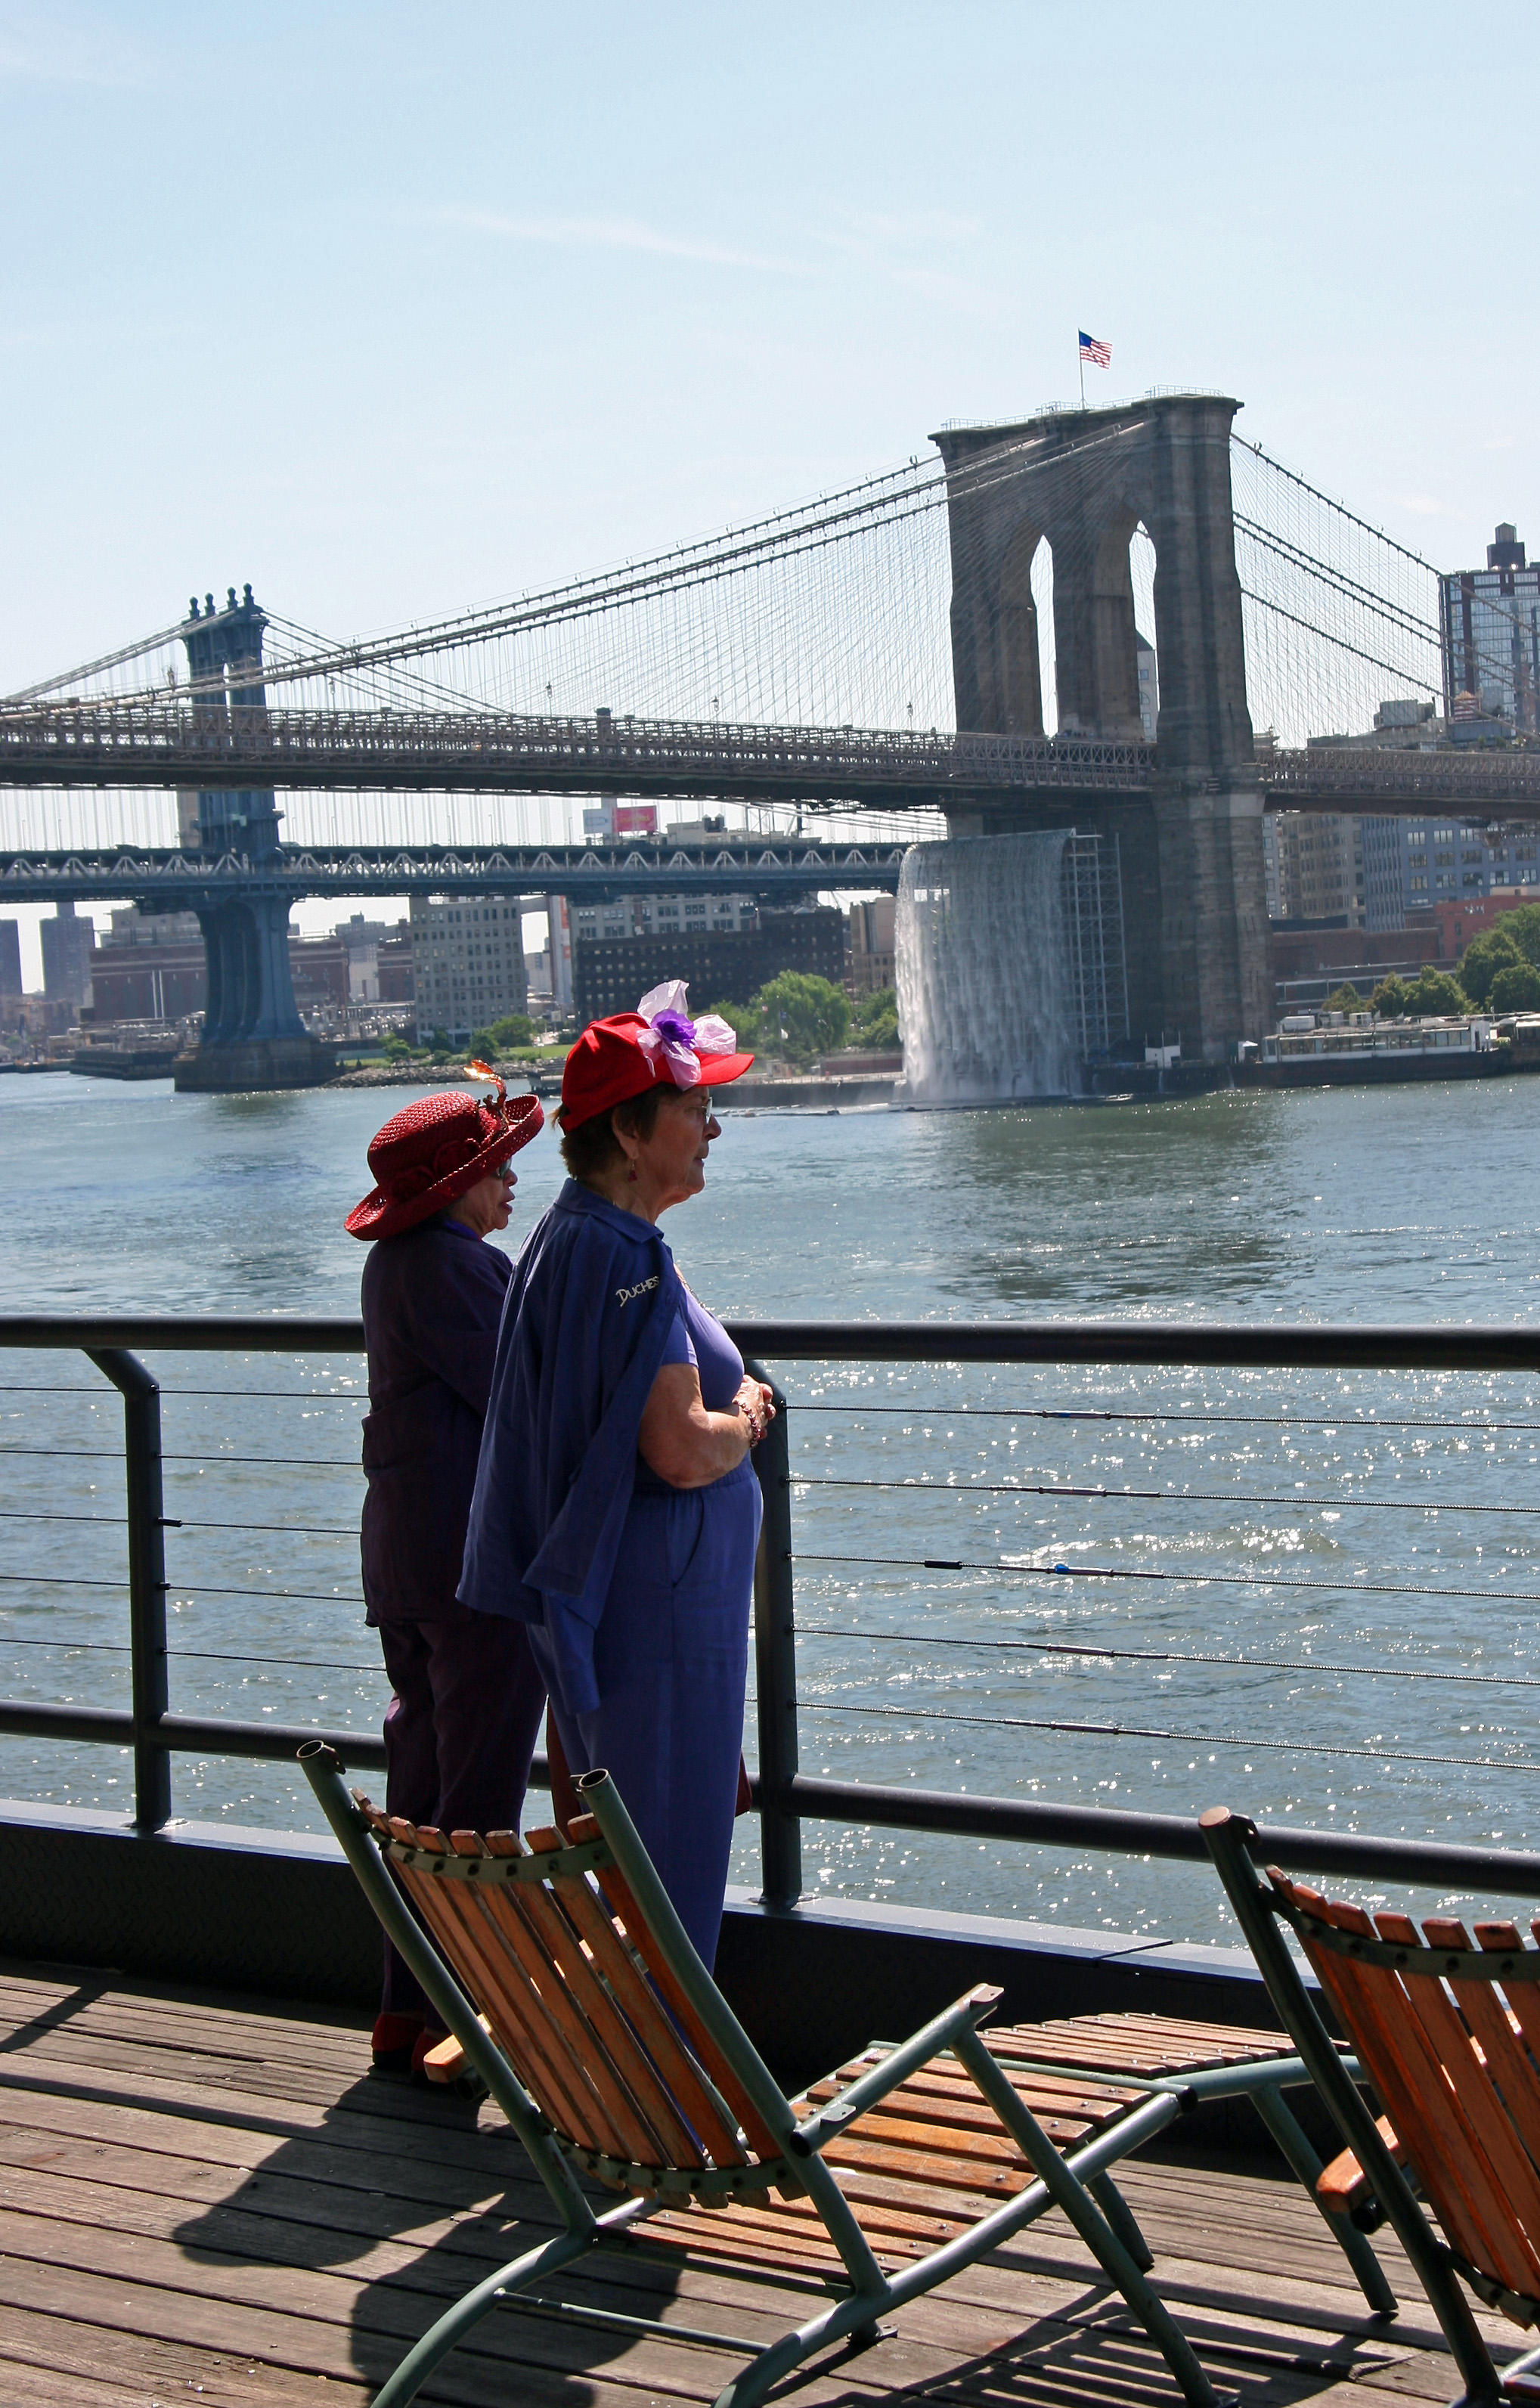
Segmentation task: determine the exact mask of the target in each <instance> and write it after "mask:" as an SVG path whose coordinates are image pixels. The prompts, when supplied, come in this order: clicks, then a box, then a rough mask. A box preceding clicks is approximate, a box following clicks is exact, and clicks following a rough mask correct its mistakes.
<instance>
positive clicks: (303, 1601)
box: [0, 1572, 364, 1605]
mask: <svg viewBox="0 0 1540 2408" xmlns="http://www.w3.org/2000/svg"><path fill="white" fill-rule="evenodd" d="M0 1581H5V1582H7V1583H8V1584H12V1585H20V1586H22V1587H29V1588H115V1589H125V1588H127V1586H128V1583H127V1581H126V1580H81V1579H78V1578H77V1577H76V1576H75V1575H74V1574H73V1573H64V1572H0ZM165 1587H166V1591H167V1594H168V1595H175V1596H177V1597H186V1598H199V1597H261V1598H266V1599H267V1601H268V1603H269V1604H271V1605H288V1604H292V1605H362V1604H363V1603H364V1599H363V1598H361V1597H341V1596H338V1595H337V1594H336V1593H335V1591H333V1590H327V1589H314V1588H206V1587H205V1586H204V1584H203V1583H202V1582H201V1581H197V1582H192V1581H167V1582H166V1584H165Z"/></svg>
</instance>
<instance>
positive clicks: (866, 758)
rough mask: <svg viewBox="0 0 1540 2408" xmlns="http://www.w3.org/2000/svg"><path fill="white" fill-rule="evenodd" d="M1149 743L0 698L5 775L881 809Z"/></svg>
mask: <svg viewBox="0 0 1540 2408" xmlns="http://www.w3.org/2000/svg"><path fill="white" fill-rule="evenodd" d="M1154 766H1155V752H1154V747H1153V746H1152V745H1149V744H1145V743H1142V742H1135V741H1134V740H1131V739H1127V738H1103V737H1095V736H1085V737H1082V736H1065V737H1063V738H1057V737H1048V736H1007V735H993V734H987V733H986V734H975V733H972V732H969V731H967V730H963V731H961V732H959V733H957V734H955V735H954V734H951V733H942V732H940V731H939V730H934V731H930V732H923V731H920V730H918V729H904V728H858V727H777V726H755V725H753V724H748V723H733V724H729V723H727V722H719V721H716V720H713V721H710V722H708V723H699V722H695V721H691V720H665V719H622V720H620V721H615V720H611V719H607V718H606V720H605V721H604V722H603V723H601V722H600V720H599V719H598V718H597V717H595V718H593V719H536V718H530V717H520V716H515V715H513V714H511V713H506V712H492V711H477V710H463V711H461V710H446V711H410V710H273V709H270V708H269V707H268V706H267V705H265V704H256V705H244V704H242V705H236V706H235V708H234V709H232V710H228V711H223V710H217V711H210V710H200V709H198V708H197V707H196V706H193V707H192V708H188V707H186V706H183V705H180V704H176V703H162V702H146V701H143V700H142V699H139V698H137V697H135V698H130V699H128V700H126V701H112V700H100V701H70V702H60V703H49V704H33V705H31V706H29V707H27V708H25V709H21V710H14V709H13V710H0V780H3V781H4V782H5V783H6V784H7V785H12V786H36V785H47V786H104V785H105V786H178V785H192V786H198V787H208V786H218V785H236V784H239V785H246V786H252V787H263V786H286V787H291V788H292V787H309V786H319V787H322V788H332V787H342V788H349V789H360V788H362V789H364V790H373V789H376V788H381V787H404V788H407V789H421V790H425V791H434V792H451V791H453V792H472V793H486V794H492V793H514V792H520V793H521V792H531V793H545V794H568V793H570V794H590V793H598V792H608V791H609V790H610V789H611V788H615V789H617V790H619V791H624V792H625V793H627V794H632V793H635V794H649V793H653V792H657V793H659V794H663V795H673V796H678V795H690V794H700V795H702V796H724V795H725V796H748V797H750V798H751V797H753V796H772V797H777V798H782V797H784V798H787V799H790V800H797V799H805V800H808V801H813V802H826V803H832V802H838V801H846V802H851V803H857V804H860V803H869V804H871V805H873V806H874V807H876V808H879V809H893V808H902V809H911V808H913V807H915V806H916V805H922V804H935V805H937V806H945V805H946V804H947V803H948V802H951V803H957V802H959V801H962V800H965V799H971V798H972V797H974V796H976V795H978V794H989V795H995V796H1008V795H1012V794H1034V793H1038V792H1044V791H1048V792H1053V793H1058V792H1061V791H1068V792H1072V793H1083V792H1086V791H1088V790H1094V791H1100V792H1105V793H1108V794H1113V795H1120V794H1136V793H1141V792H1143V791H1144V789H1145V788H1146V787H1148V783H1149V781H1150V776H1151V773H1152V771H1153V768H1154Z"/></svg>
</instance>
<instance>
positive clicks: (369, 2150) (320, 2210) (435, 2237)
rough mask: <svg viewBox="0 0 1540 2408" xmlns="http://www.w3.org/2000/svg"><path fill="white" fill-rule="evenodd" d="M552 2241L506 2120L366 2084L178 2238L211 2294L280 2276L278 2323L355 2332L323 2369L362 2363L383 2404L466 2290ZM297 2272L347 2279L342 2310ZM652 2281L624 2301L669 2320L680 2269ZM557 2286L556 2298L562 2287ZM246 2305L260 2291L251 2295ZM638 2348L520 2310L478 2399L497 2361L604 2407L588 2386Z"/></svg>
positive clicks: (321, 2352) (468, 2377) (495, 2342)
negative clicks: (421, 2342)
mask: <svg viewBox="0 0 1540 2408" xmlns="http://www.w3.org/2000/svg"><path fill="white" fill-rule="evenodd" d="M553 2229H555V2226H554V2222H553V2219H552V2217H551V2214H550V2211H549V2202H548V2201H547V2200H546V2199H545V2197H544V2194H543V2193H542V2191H541V2190H540V2187H539V2186H538V2185H537V2184H536V2183H535V2182H533V2181H532V2180H531V2177H530V2169H529V2161H528V2159H527V2157H525V2155H524V2151H523V2149H522V2147H521V2146H520V2143H519V2140H518V2138H517V2136H516V2135H515V2134H514V2133H513V2132H511V2131H510V2130H509V2129H508V2128H507V2127H506V2125H505V2124H504V2123H503V2121H502V2118H501V2117H500V2116H499V2115H498V2114H497V2113H496V2110H495V2109H494V2108H492V2107H491V2106H488V2105H483V2106H481V2107H479V2108H478V2107H477V2106H476V2105H473V2104H472V2103H471V2102H470V2101H468V2100H464V2099H462V2098H459V2097H457V2096H455V2095H453V2094H452V2093H450V2094H446V2093H434V2094H427V2093H424V2092H422V2091H421V2090H418V2089H414V2088H412V2087H411V2086H410V2085H406V2084H404V2083H403V2084H396V2083H393V2082H388V2081H383V2080H381V2079H380V2078H379V2077H378V2075H374V2074H364V2075H363V2076H362V2077H361V2078H359V2079H358V2080H355V2081H352V2082H349V2083H348V2085H347V2086H346V2087H344V2088H343V2089H341V2090H340V2091H339V2093H338V2095H337V2097H336V2099H335V2100H334V2101H333V2102H332V2103H331V2104H330V2105H328V2106H327V2107H326V2109H325V2111H324V2113H323V2114H322V2117H321V2122H320V2123H319V2125H317V2126H316V2127H315V2128H312V2129H310V2130H307V2131H305V2132H302V2133H295V2134H294V2136H293V2137H292V2139H288V2140H283V2141H280V2142H279V2143H278V2146H277V2147H276V2148H275V2149H274V2150H273V2152H272V2154H271V2155H270V2156H268V2157H264V2160H263V2162H262V2163H261V2165H260V2166H257V2167H254V2168H253V2169H252V2170H251V2171H250V2172H249V2173H247V2174H246V2175H245V2176H244V2177H243V2178H242V2179H241V2180H240V2181H239V2183H238V2184H237V2185H236V2186H235V2188H234V2189H232V2190H231V2192H230V2193H229V2195H228V2196H227V2197H226V2198H224V2199H222V2200H220V2201H218V2202H217V2203H216V2204H213V2205H210V2206H207V2207H205V2208H202V2209H200V2211H199V2212H198V2214H195V2215H192V2216H189V2217H188V2218H187V2220H186V2221H185V2222H183V2223H182V2224H180V2225H178V2227H177V2228H176V2229H175V2231H174V2233H173V2236H172V2237H173V2239H174V2240H175V2242H176V2243H177V2244H178V2247H180V2248H181V2249H182V2250H183V2251H184V2252H185V2254H186V2255H187V2257H189V2259H190V2260H192V2262H193V2263H194V2264H195V2265H198V2266H201V2267H204V2268H207V2271H208V2274H209V2277H210V2280H209V2286H208V2287H209V2289H210V2291H211V2292H217V2291H219V2290H220V2289H221V2288H222V2287H223V2286H221V2283H220V2276H221V2272H230V2271H233V2270H234V2269H235V2268H239V2269H243V2270H248V2271H250V2270H255V2271H257V2272H259V2274H260V2272H262V2271H263V2270H270V2271H271V2272H272V2273H273V2276H274V2281H273V2286H272V2289H271V2292H264V2293H263V2294H262V2296H263V2299H264V2304H267V2303H270V2304H271V2306H272V2308H273V2309H274V2310H275V2311H276V2312H278V2315H296V2316H304V2317H307V2318H314V2317H316V2316H317V2315H319V2316H320V2317H321V2319H322V2320H323V2323H325V2324H329V2325H331V2326H333V2327H334V2328H338V2327H345V2328H346V2329H347V2335H348V2339H347V2343H346V2347H345V2352H344V2353H343V2354H342V2355H340V2356H339V2355H338V2354H337V2352H336V2348H335V2342H334V2343H331V2344H330V2348H329V2345H328V2342H327V2340H326V2339H325V2338H324V2336H323V2337H321V2338H320V2339H318V2342H317V2343H316V2364H315V2372H317V2373H318V2374H327V2373H329V2374H331V2375H332V2376H333V2377H334V2379H335V2377H337V2376H338V2375H341V2374H343V2373H345V2371H346V2368H347V2367H348V2366H349V2365H350V2366H351V2368H352V2370H353V2372H354V2373H355V2375H356V2377H357V2379H358V2381H359V2382H360V2383H361V2384H363V2385H365V2386H367V2387H368V2391H369V2393H370V2396H371V2397H372V2395H373V2393H374V2392H375V2391H376V2390H378V2387H379V2386H381V2385H382V2384H383V2383H384V2382H385V2381H386V2380H387V2378H388V2377H389V2375H390V2374H391V2373H392V2370H393V2369H394V2368H395V2367H396V2366H397V2364H398V2363H399V2361H400V2359H401V2358H402V2356H403V2354H404V2352H405V2351H406V2349H407V2348H408V2347H409V2346H410V2344H411V2343H413V2342H414V2341H415V2340H417V2339H418V2337H419V2336H420V2335H421V2333H422V2332H423V2331H425V2330H426V2329H427V2328H428V2327H429V2326H430V2325H431V2324H432V2323H433V2321H434V2319H435V2316H437V2315H439V2314H440V2313H441V2312H442V2311H443V2309H444V2308H445V2307H446V2306H448V2305H449V2302H450V2301H451V2300H454V2299H455V2298H456V2297H457V2296H458V2295H459V2294H460V2293H461V2292H462V2291H463V2289H464V2288H465V2286H466V2285H467V2283H470V2282H473V2281H476V2280H478V2279H479V2278H480V2277H481V2276H482V2275H483V2274H486V2273H490V2272H492V2270H493V2269H494V2268H495V2267H497V2266H500V2265H502V2264H503V2263H505V2262H506V2260H507V2259H508V2258H509V2257H513V2256H515V2255H516V2254H517V2253H518V2252H519V2251H520V2249H521V2248H525V2247H528V2246H530V2245H531V2244H532V2243H535V2242H536V2241H539V2240H542V2239H544V2238H546V2237H548V2236H549V2234H550V2233H551V2232H552V2230H553ZM371 2260H373V2261H374V2262H373V2263H371V2262H370V2261H371ZM638 2271H639V2270H638ZM575 2272H578V2273H579V2274H587V2272H589V2270H588V2269H578V2270H575ZM294 2275H298V2276H300V2277H302V2278H303V2277H304V2276H307V2275H322V2276H324V2275H336V2276H340V2277H342V2278H344V2284H345V2288H344V2289H343V2291H342V2292H341V2294H340V2295H339V2297H338V2298H337V2300H336V2301H335V2304H334V2303H332V2302H329V2301H327V2300H325V2298H324V2297H323V2295H322V2294H321V2293H320V2292H319V2291H318V2289H317V2288H316V2286H311V2285H308V2284H307V2283H305V2282H304V2281H303V2280H302V2281H301V2282H300V2283H298V2284H295V2283H293V2282H292V2281H291V2280H290V2279H289V2278H291V2277H292V2276H294ZM349 2276H350V2277H351V2278H352V2280H351V2281H350V2282H349V2281H348V2279H347V2278H349ZM642 2279H643V2280H644V2281H645V2283H646V2286H647V2297H646V2299H645V2300H643V2301H640V2302H639V2303H638V2302H634V2301H633V2300H629V2299H627V2300H621V2301H620V2305H621V2306H622V2307H624V2308H632V2307H635V2312H636V2313H639V2314H644V2315H662V2314H663V2313H665V2312H666V2307H667V2302H668V2301H669V2300H671V2299H672V2298H673V2296H674V2292H675V2289H676V2269H675V2268H674V2266H673V2265H672V2264H649V2268H648V2271H647V2273H646V2275H645V2276H644V2277H643V2278H642ZM584 2287H585V2288H587V2289H590V2290H591V2289H592V2286H589V2285H585V2286H584ZM549 2288H550V2290H551V2291H552V2292H553V2293H559V2292H560V2291H561V2290H562V2288H563V2286H562V2284H561V2283H560V2282H558V2283H555V2284H552V2285H551V2286H549ZM240 2296H241V2297H242V2298H244V2299H247V2300H250V2298H251V2297H252V2293H251V2291H250V2290H249V2289H246V2288H244V2287H243V2288H242V2289H241V2292H240ZM634 2342H635V2335H632V2334H628V2333H624V2332H621V2331H618V2330H616V2329H611V2328H606V2327H605V2326H604V2325H601V2324H597V2323H595V2324H589V2323H587V2322H584V2323H583V2324H581V2325H577V2324H572V2323H570V2322H564V2321H562V2320H559V2319H557V2318H548V2317H546V2316H544V2315H534V2314H532V2313H530V2312H529V2311H522V2312H520V2310H518V2309H514V2310H512V2311H510V2312H505V2313H503V2314H500V2315H494V2316H493V2317H492V2318H491V2319H489V2321H488V2323H487V2324H486V2325H485V2326H484V2327H483V2328H482V2329H481V2332H480V2333H479V2334H478V2337H477V2341H476V2343H474V2344H473V2345H472V2347H471V2348H470V2349H469V2350H468V2351H467V2352H466V2354H465V2355H466V2358H467V2361H468V2363H467V2366H466V2368H465V2370H464V2379H465V2381H466V2384H467V2387H468V2388H469V2389H470V2390H471V2391H472V2392H473V2393H476V2392H477V2390H478V2378H479V2383H480V2384H481V2385H484V2383H485V2377H486V2372H487V2366H486V2361H487V2358H488V2357H489V2356H491V2357H492V2358H496V2359H497V2360H499V2361H501V2362H502V2364H503V2365H504V2366H506V2367H518V2366H521V2365H524V2364H527V2363H529V2362H531V2361H537V2362H539V2363H540V2364H541V2365H542V2366H549V2367H550V2368H551V2370H552V2371H553V2372H556V2371H558V2370H559V2371H561V2372H569V2374H570V2379H569V2381H568V2383H567V2384H565V2385H563V2395H562V2396H563V2399H564V2400H570V2401H571V2402H572V2408H581V2404H582V2403H583V2402H584V2401H588V2400H589V2399H591V2398H592V2388H591V2386H589V2385H588V2384H586V2383H585V2382H584V2381H583V2379H582V2378H583V2375H584V2373H586V2372H594V2373H597V2372H599V2371H600V2370H601V2369H602V2368H603V2367H605V2366H606V2364H608V2363H609V2362H610V2361H611V2360H612V2359H613V2358H616V2357H617V2356H618V2355H620V2354H621V2353H623V2352H624V2351H625V2350H627V2349H628V2348H630V2347H632V2346H633V2344H634ZM478 2361H479V2363H478ZM289 2362H291V2363H292V2358H291V2359H290V2360H289ZM447 2372H449V2373H450V2396H453V2379H452V2371H447ZM441 2380H442V2378H441Z"/></svg>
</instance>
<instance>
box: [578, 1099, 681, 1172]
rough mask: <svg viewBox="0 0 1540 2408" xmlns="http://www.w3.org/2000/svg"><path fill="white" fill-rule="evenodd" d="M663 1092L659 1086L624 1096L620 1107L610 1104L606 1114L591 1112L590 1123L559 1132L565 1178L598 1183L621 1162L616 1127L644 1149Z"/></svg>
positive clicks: (620, 1148)
mask: <svg viewBox="0 0 1540 2408" xmlns="http://www.w3.org/2000/svg"><path fill="white" fill-rule="evenodd" d="M666 1093H667V1090H666V1089H665V1088H664V1087H663V1086H662V1085H661V1084H660V1085H658V1086H655V1087H648V1088H647V1089H645V1090H644V1092H643V1093H642V1094H641V1095H639V1096H628V1097H626V1099H625V1101H624V1103H620V1104H611V1106H610V1108H609V1110H608V1111H607V1112H595V1113H594V1115H593V1117H592V1120H587V1121H579V1122H578V1125H577V1127H576V1128H570V1129H569V1128H563V1131H562V1160H563V1162H564V1163H565V1165H566V1167H567V1171H568V1173H569V1175H570V1176H571V1177H572V1178H574V1179H580V1180H583V1181H584V1182H585V1183H586V1182H587V1181H589V1180H592V1179H600V1178H603V1177H604V1176H605V1174H606V1172H608V1171H611V1170H613V1169H614V1168H615V1166H616V1164H617V1163H619V1162H622V1161H624V1159H625V1148H624V1147H623V1146H622V1145H621V1144H620V1140H619V1139H618V1138H617V1137H616V1135H615V1129H616V1125H617V1123H618V1124H619V1125H620V1127H622V1128H623V1129H624V1130H625V1132H626V1134H627V1136H628V1137H638V1138H640V1139H641V1140H642V1142H643V1144H644V1145H645V1144H646V1142H647V1140H648V1139H649V1137H650V1136H651V1135H652V1131H653V1128H654V1126H655V1125H656V1122H657V1118H658V1107H659V1105H660V1104H661V1103H662V1101H663V1097H664V1095H665V1094H666Z"/></svg>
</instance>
